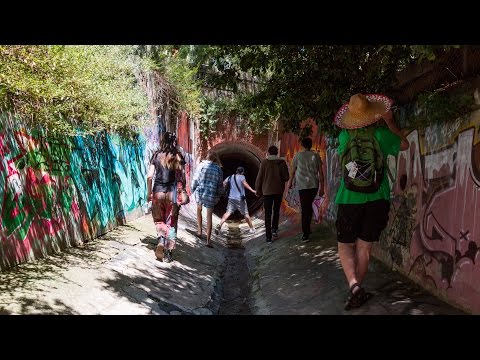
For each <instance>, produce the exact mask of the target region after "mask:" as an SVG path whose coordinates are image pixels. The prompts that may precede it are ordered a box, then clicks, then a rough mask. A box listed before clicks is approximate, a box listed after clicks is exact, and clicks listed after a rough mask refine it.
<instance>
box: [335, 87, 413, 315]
mask: <svg viewBox="0 0 480 360" xmlns="http://www.w3.org/2000/svg"><path fill="white" fill-rule="evenodd" d="M392 102H393V101H392V100H391V99H389V98H388V97H386V96H385V95H380V94H367V95H364V94H355V95H353V96H352V97H351V98H350V101H349V102H348V103H346V104H344V105H343V106H342V107H341V108H340V109H339V110H338V112H337V113H336V115H335V118H334V123H335V125H336V126H338V127H340V128H342V131H341V132H340V134H339V136H338V142H339V147H338V154H339V155H340V161H341V169H342V178H341V182H340V187H339V189H338V192H337V195H336V198H335V203H336V204H338V212H337V219H336V222H335V226H336V229H337V242H338V255H339V258H340V262H341V264H342V268H343V271H344V273H345V277H346V280H347V283H348V286H349V294H348V297H347V300H346V302H345V310H350V309H353V308H358V307H360V306H361V305H363V304H364V303H365V302H366V301H368V299H370V297H371V296H372V294H371V293H369V292H367V291H365V289H364V288H363V286H362V284H363V282H364V280H365V276H366V274H367V271H368V264H369V261H370V252H371V249H372V244H373V243H374V242H378V241H379V239H380V235H381V233H382V231H383V230H384V229H385V227H386V226H387V222H388V213H389V210H390V187H389V183H388V178H387V173H388V171H389V170H388V168H387V166H388V165H387V162H386V158H387V156H388V155H394V156H396V155H397V154H398V152H399V150H407V149H408V147H409V143H408V140H407V139H406V138H405V136H403V134H402V132H401V131H400V129H399V128H397V126H396V125H395V122H394V120H393V115H392V111H391V110H390V108H391V105H392ZM380 119H384V120H385V123H386V125H387V126H381V125H380V124H379V120H380Z"/></svg>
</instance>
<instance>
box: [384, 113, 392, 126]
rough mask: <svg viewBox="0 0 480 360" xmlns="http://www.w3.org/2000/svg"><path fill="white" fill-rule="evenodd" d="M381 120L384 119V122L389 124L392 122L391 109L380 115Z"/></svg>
mask: <svg viewBox="0 0 480 360" xmlns="http://www.w3.org/2000/svg"><path fill="white" fill-rule="evenodd" d="M382 118H383V120H385V122H386V123H387V124H391V123H393V114H392V110H389V111H388V112H387V113H386V114H384V115H383V116H382Z"/></svg>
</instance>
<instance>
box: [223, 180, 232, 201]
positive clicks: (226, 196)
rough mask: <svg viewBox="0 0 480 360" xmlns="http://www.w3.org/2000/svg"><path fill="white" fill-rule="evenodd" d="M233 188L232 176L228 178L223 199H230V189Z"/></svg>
mask: <svg viewBox="0 0 480 360" xmlns="http://www.w3.org/2000/svg"><path fill="white" fill-rule="evenodd" d="M231 187H232V175H230V176H229V177H228V182H227V183H226V184H225V191H224V192H223V197H225V198H227V199H228V196H229V195H230V188H231Z"/></svg>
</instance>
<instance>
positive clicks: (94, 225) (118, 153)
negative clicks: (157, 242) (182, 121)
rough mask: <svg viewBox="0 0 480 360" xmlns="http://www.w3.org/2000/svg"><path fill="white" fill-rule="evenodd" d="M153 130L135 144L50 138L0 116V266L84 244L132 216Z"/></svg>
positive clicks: (142, 197)
mask: <svg viewBox="0 0 480 360" xmlns="http://www.w3.org/2000/svg"><path fill="white" fill-rule="evenodd" d="M149 133H150V135H151V136H150V135H148V134H149ZM155 133H156V132H155V131H151V132H148V131H147V132H146V136H147V139H148V140H149V141H147V143H146V142H145V138H144V137H142V138H141V139H140V140H139V141H138V143H136V144H133V143H129V142H126V141H123V140H121V139H119V138H118V137H115V136H110V135H107V134H99V135H98V136H95V137H94V136H88V137H81V136H77V137H71V138H67V137H62V138H54V137H51V136H48V135H47V134H45V132H43V131H42V130H41V129H28V128H26V127H25V126H23V123H22V121H21V120H20V119H18V118H16V117H15V116H13V115H12V114H9V113H2V114H0V189H2V190H1V193H0V194H1V195H0V212H1V219H2V220H1V223H0V235H1V242H0V267H1V268H2V269H5V268H8V267H11V266H13V265H15V264H18V263H21V262H24V261H27V260H29V259H34V258H38V257H41V256H43V255H45V254H48V253H52V252H55V251H58V250H60V249H61V248H64V247H66V246H70V245H75V244H78V243H81V242H83V241H88V240H89V239H92V238H94V237H96V236H98V235H100V234H102V233H105V232H106V231H108V230H110V229H111V228H113V227H114V226H115V225H117V224H120V223H124V222H125V220H126V219H127V218H129V217H134V216H137V210H139V209H140V208H141V206H142V205H144V203H145V201H146V179H145V172H146V163H147V161H148V160H149V154H148V152H149V145H148V143H152V142H154V141H155V139H154V137H155V136H154V134H155ZM148 137H152V139H149V138H148ZM157 140H158V139H157ZM150 150H151V149H150ZM140 214H141V211H138V215H140Z"/></svg>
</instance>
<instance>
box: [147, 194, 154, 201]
mask: <svg viewBox="0 0 480 360" xmlns="http://www.w3.org/2000/svg"><path fill="white" fill-rule="evenodd" d="M152 198H153V194H152V193H150V194H147V201H148V202H150V201H152Z"/></svg>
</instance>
